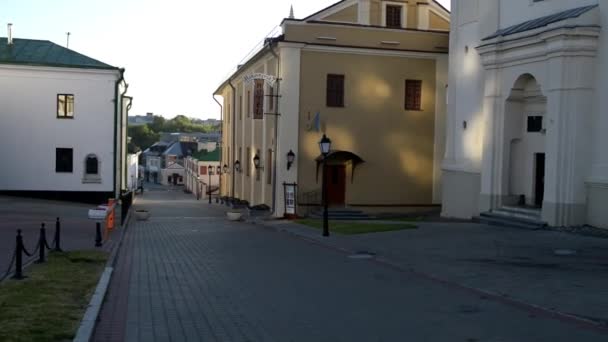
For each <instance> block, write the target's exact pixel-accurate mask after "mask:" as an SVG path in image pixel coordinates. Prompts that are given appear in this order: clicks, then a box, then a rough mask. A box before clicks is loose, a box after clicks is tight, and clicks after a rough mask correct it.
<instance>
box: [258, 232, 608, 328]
mask: <svg viewBox="0 0 608 342" xmlns="http://www.w3.org/2000/svg"><path fill="white" fill-rule="evenodd" d="M264 224H265V225H266V226H268V227H271V228H273V229H276V230H277V231H280V232H286V233H289V234H293V235H295V236H298V237H301V238H305V239H308V240H312V241H315V242H317V243H321V244H323V245H326V246H331V247H332V248H336V249H339V250H342V251H345V252H350V253H354V252H361V251H365V252H371V253H375V254H377V259H380V260H385V261H386V262H387V263H390V264H394V265H397V266H399V267H400V268H402V269H404V270H411V271H412V272H415V273H418V274H420V275H422V276H427V277H430V278H434V279H437V280H440V281H445V282H446V283H449V284H452V285H454V286H464V287H468V288H473V289H478V290H481V291H483V292H489V293H494V294H496V295H498V296H501V297H504V298H510V299H512V300H513V301H518V302H524V303H527V304H529V305H532V306H539V307H542V308H545V309H549V310H554V311H558V312H560V313H563V314H567V315H574V316H576V317H580V318H583V319H589V320H591V321H593V322H597V323H599V324H604V325H607V326H608V276H607V275H606V272H607V271H608V239H600V238H593V237H585V236H578V235H573V234H567V233H559V232H552V231H527V230H520V229H514V228H505V227H494V226H485V225H480V224H475V223H419V224H418V225H419V229H416V230H404V231H396V232H386V233H374V234H364V235H349V236H346V235H337V234H332V235H331V236H330V237H329V238H323V237H322V236H321V231H319V230H316V229H313V228H310V227H307V226H303V225H300V224H296V223H292V222H289V221H268V222H265V223H264ZM330 230H331V227H330ZM556 250H574V251H576V255H570V256H560V255H556V253H555V252H556ZM559 252H563V251H559Z"/></svg>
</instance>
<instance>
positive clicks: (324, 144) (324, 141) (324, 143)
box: [319, 134, 331, 236]
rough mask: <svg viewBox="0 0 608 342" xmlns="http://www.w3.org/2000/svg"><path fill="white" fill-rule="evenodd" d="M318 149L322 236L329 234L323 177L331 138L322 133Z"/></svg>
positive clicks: (325, 185) (325, 189)
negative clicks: (320, 156) (319, 152)
mask: <svg viewBox="0 0 608 342" xmlns="http://www.w3.org/2000/svg"><path fill="white" fill-rule="evenodd" d="M319 149H320V150H321V155H323V178H322V183H321V186H322V187H323V189H322V191H321V192H322V196H323V236H329V213H328V204H327V180H326V179H325V178H326V177H325V176H326V175H325V174H326V173H327V167H326V166H327V165H326V164H327V156H328V155H329V151H330V150H331V140H330V139H329V138H328V137H327V136H326V135H325V134H323V138H321V141H319Z"/></svg>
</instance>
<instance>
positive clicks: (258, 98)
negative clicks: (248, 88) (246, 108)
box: [253, 80, 264, 119]
mask: <svg viewBox="0 0 608 342" xmlns="http://www.w3.org/2000/svg"><path fill="white" fill-rule="evenodd" d="M253 118H254V119H263V118H264V80H255V87H254V91H253Z"/></svg>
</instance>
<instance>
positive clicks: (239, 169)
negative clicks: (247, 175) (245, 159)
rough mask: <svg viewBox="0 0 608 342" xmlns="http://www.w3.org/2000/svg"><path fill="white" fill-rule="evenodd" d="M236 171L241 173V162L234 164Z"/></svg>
mask: <svg viewBox="0 0 608 342" xmlns="http://www.w3.org/2000/svg"><path fill="white" fill-rule="evenodd" d="M234 171H236V172H241V162H240V161H238V160H237V161H235V162H234Z"/></svg>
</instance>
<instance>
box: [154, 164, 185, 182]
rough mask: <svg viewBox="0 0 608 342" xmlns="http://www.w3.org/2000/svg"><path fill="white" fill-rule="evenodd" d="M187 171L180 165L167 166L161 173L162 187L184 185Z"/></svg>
mask: <svg viewBox="0 0 608 342" xmlns="http://www.w3.org/2000/svg"><path fill="white" fill-rule="evenodd" d="M184 177H185V169H184V166H183V165H181V164H178V163H172V164H169V165H167V167H166V168H164V169H162V170H161V171H160V184H162V185H174V186H178V185H184Z"/></svg>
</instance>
